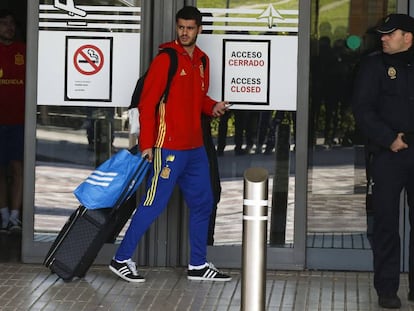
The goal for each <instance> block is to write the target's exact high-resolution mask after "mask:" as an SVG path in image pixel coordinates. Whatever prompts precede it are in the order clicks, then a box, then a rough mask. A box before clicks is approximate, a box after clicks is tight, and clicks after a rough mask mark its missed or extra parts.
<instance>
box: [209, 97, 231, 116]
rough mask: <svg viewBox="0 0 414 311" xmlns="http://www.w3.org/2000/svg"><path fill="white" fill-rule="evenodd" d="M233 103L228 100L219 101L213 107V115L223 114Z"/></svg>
mask: <svg viewBox="0 0 414 311" xmlns="http://www.w3.org/2000/svg"><path fill="white" fill-rule="evenodd" d="M230 106H231V105H230V104H229V102H227V101H222V102H218V103H217V104H215V105H214V107H213V116H214V117H220V116H222V115H223V114H224V113H225V112H226V111H227V110H228V109H229V107H230Z"/></svg>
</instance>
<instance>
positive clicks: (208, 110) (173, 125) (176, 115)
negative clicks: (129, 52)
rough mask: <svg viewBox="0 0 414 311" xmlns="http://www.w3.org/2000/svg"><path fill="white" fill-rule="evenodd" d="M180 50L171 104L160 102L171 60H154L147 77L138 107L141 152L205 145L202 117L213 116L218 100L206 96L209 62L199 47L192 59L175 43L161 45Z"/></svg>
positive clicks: (166, 57) (169, 101)
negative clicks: (203, 60) (204, 58)
mask: <svg viewBox="0 0 414 311" xmlns="http://www.w3.org/2000/svg"><path fill="white" fill-rule="evenodd" d="M166 47H171V48H174V49H175V50H176V51H177V58H178V67H177V71H176V73H175V75H174V77H173V79H172V82H171V86H170V91H169V95H168V102H167V103H163V102H162V101H161V102H160V98H161V96H162V94H163V92H164V90H165V86H166V84H167V75H168V68H169V65H170V58H169V56H168V54H166V53H161V54H160V55H158V56H156V57H155V58H154V60H153V61H152V63H151V65H150V67H149V70H148V73H147V76H146V78H145V82H144V86H143V90H142V94H141V100H140V103H139V105H138V109H139V122H140V136H139V144H140V149H141V150H145V149H148V148H152V147H160V148H161V147H162V148H166V149H173V150H187V149H193V148H198V147H200V146H202V145H203V135H202V129H201V114H202V113H204V114H206V115H212V111H213V107H214V105H215V104H216V101H214V100H213V99H211V98H210V97H209V96H207V92H208V87H209V60H208V57H207V56H206V60H207V62H206V66H205V68H204V66H203V63H202V61H201V59H202V56H203V55H206V54H205V53H204V52H203V51H202V50H200V49H199V48H198V47H196V48H195V49H194V52H193V57H192V58H190V56H189V55H188V54H187V52H186V51H185V50H184V48H183V47H182V46H181V45H180V44H179V43H178V42H177V41H172V42H168V43H165V44H162V45H160V48H166Z"/></svg>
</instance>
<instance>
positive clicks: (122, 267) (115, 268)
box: [109, 259, 145, 283]
mask: <svg viewBox="0 0 414 311" xmlns="http://www.w3.org/2000/svg"><path fill="white" fill-rule="evenodd" d="M109 269H111V271H112V272H113V273H115V274H116V275H117V276H119V277H120V278H122V279H124V280H125V281H128V282H134V283H142V282H145V278H144V277H143V276H141V275H139V274H138V271H137V268H136V266H135V262H133V261H132V260H131V259H128V260H127V261H125V262H117V261H116V260H115V259H112V261H111V264H110V265H109Z"/></svg>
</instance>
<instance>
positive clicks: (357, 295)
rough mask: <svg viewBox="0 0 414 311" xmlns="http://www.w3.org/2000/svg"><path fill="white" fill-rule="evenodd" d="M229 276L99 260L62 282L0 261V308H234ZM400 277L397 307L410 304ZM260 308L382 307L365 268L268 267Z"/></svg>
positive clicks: (236, 282) (235, 294)
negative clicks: (207, 277)
mask: <svg viewBox="0 0 414 311" xmlns="http://www.w3.org/2000/svg"><path fill="white" fill-rule="evenodd" d="M224 271H225V272H227V273H230V274H231V275H232V277H233V279H232V281H230V282H199V281H188V280H187V278H186V271H185V269H183V268H141V269H140V272H142V274H143V275H145V276H146V278H147V281H146V282H145V283H141V284H131V283H127V282H125V281H123V280H121V279H119V278H117V277H115V276H114V275H113V274H112V272H110V271H109V269H108V268H107V267H105V266H93V267H92V268H91V270H90V271H89V272H88V274H87V275H86V277H85V279H80V280H74V281H72V282H69V283H65V282H63V281H62V280H61V279H59V278H58V277H57V276H56V275H54V274H50V272H49V270H48V269H46V268H45V267H43V266H41V265H31V264H17V263H0V284H1V285H0V286H1V291H0V310H2V311H11V310H19V311H23V310H59V311H61V310H76V311H81V310H114V311H115V310H116V311H121V310H125V311H131V310H140V311H144V310H151V311H172V310H177V311H184V310H194V311H201V310H208V311H211V310H217V311H221V310H223V311H224V310H228V311H236V310H237V311H238V310H240V302H241V292H240V291H241V279H240V271H239V270H224ZM407 284H408V281H407V275H406V274H403V275H402V277H401V286H400V292H399V294H400V297H401V300H402V304H403V307H402V308H401V310H414V304H410V303H409V302H408V301H407V299H406V297H407ZM266 288H267V293H266V310H272V311H273V310H275V311H278V310H284V311H287V310H294V311H301V310H306V311H315V310H332V311H334V310H335V311H339V310H347V311H351V310H352V311H353V310H355V311H356V310H360V311H368V310H382V309H381V308H379V307H378V305H377V297H376V294H375V291H374V289H373V287H372V274H371V273H368V272H330V271H268V272H267V276H266Z"/></svg>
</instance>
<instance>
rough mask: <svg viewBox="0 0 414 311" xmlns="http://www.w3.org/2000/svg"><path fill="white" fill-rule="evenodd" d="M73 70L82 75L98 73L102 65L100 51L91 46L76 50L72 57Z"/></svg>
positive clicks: (102, 59)
mask: <svg viewBox="0 0 414 311" xmlns="http://www.w3.org/2000/svg"><path fill="white" fill-rule="evenodd" d="M73 63H74V65H75V68H76V69H77V70H78V71H79V72H80V73H82V74H84V75H93V74H96V73H98V72H99V71H100V70H101V69H102V67H103V64H104V55H103V53H102V51H101V50H100V49H99V48H98V47H96V46H95V45H92V44H86V45H83V46H81V47H80V48H79V49H77V50H76V52H75V55H74V56H73Z"/></svg>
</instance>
